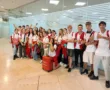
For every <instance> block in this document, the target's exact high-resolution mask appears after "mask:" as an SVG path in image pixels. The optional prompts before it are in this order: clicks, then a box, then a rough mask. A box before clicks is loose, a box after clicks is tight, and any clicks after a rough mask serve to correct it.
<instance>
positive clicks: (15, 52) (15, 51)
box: [13, 45, 18, 55]
mask: <svg viewBox="0 0 110 90" xmlns="http://www.w3.org/2000/svg"><path fill="white" fill-rule="evenodd" d="M17 52H18V48H17V47H16V45H13V55H17Z"/></svg>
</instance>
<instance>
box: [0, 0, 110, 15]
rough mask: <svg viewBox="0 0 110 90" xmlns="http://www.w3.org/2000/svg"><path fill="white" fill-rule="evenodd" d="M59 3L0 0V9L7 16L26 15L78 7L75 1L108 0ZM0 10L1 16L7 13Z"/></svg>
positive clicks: (96, 2) (45, 0)
mask: <svg viewBox="0 0 110 90" xmlns="http://www.w3.org/2000/svg"><path fill="white" fill-rule="evenodd" d="M59 1H60V3H59V4H58V5H57V6H56V5H51V4H49V0H0V5H1V6H4V8H0V11H5V12H6V13H8V14H9V16H16V17H22V16H27V15H26V14H25V13H26V12H32V13H33V15H36V14H41V13H51V12H56V11H62V10H68V9H74V8H79V7H76V6H75V3H76V2H77V1H84V2H86V5H85V6H90V5H95V4H101V3H106V2H110V0H59ZM41 8H48V9H49V11H48V12H42V11H41ZM6 13H5V14H4V12H1V13H0V14H1V15H2V16H7V14H6Z"/></svg>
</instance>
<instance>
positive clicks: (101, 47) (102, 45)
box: [94, 31, 110, 56]
mask: <svg viewBox="0 0 110 90" xmlns="http://www.w3.org/2000/svg"><path fill="white" fill-rule="evenodd" d="M98 34H100V35H102V36H105V37H108V36H107V31H105V32H104V33H102V32H99V33H96V34H95V36H94V38H95V40H99V43H98V47H97V49H96V51H95V55H97V56H110V49H109V41H108V40H105V39H102V38H101V39H98V38H97V36H98Z"/></svg>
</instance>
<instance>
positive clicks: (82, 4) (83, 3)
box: [75, 2, 86, 6]
mask: <svg viewBox="0 0 110 90" xmlns="http://www.w3.org/2000/svg"><path fill="white" fill-rule="evenodd" d="M85 4H86V3H85V2H77V3H76V4H75V5H76V6H84V5H85Z"/></svg>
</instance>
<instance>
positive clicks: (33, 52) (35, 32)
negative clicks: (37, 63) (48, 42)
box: [32, 30, 38, 60]
mask: <svg viewBox="0 0 110 90" xmlns="http://www.w3.org/2000/svg"><path fill="white" fill-rule="evenodd" d="M37 41H38V36H37V31H36V30H34V35H33V37H32V56H33V59H34V60H37V51H36V50H37V48H38V46H37Z"/></svg>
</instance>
